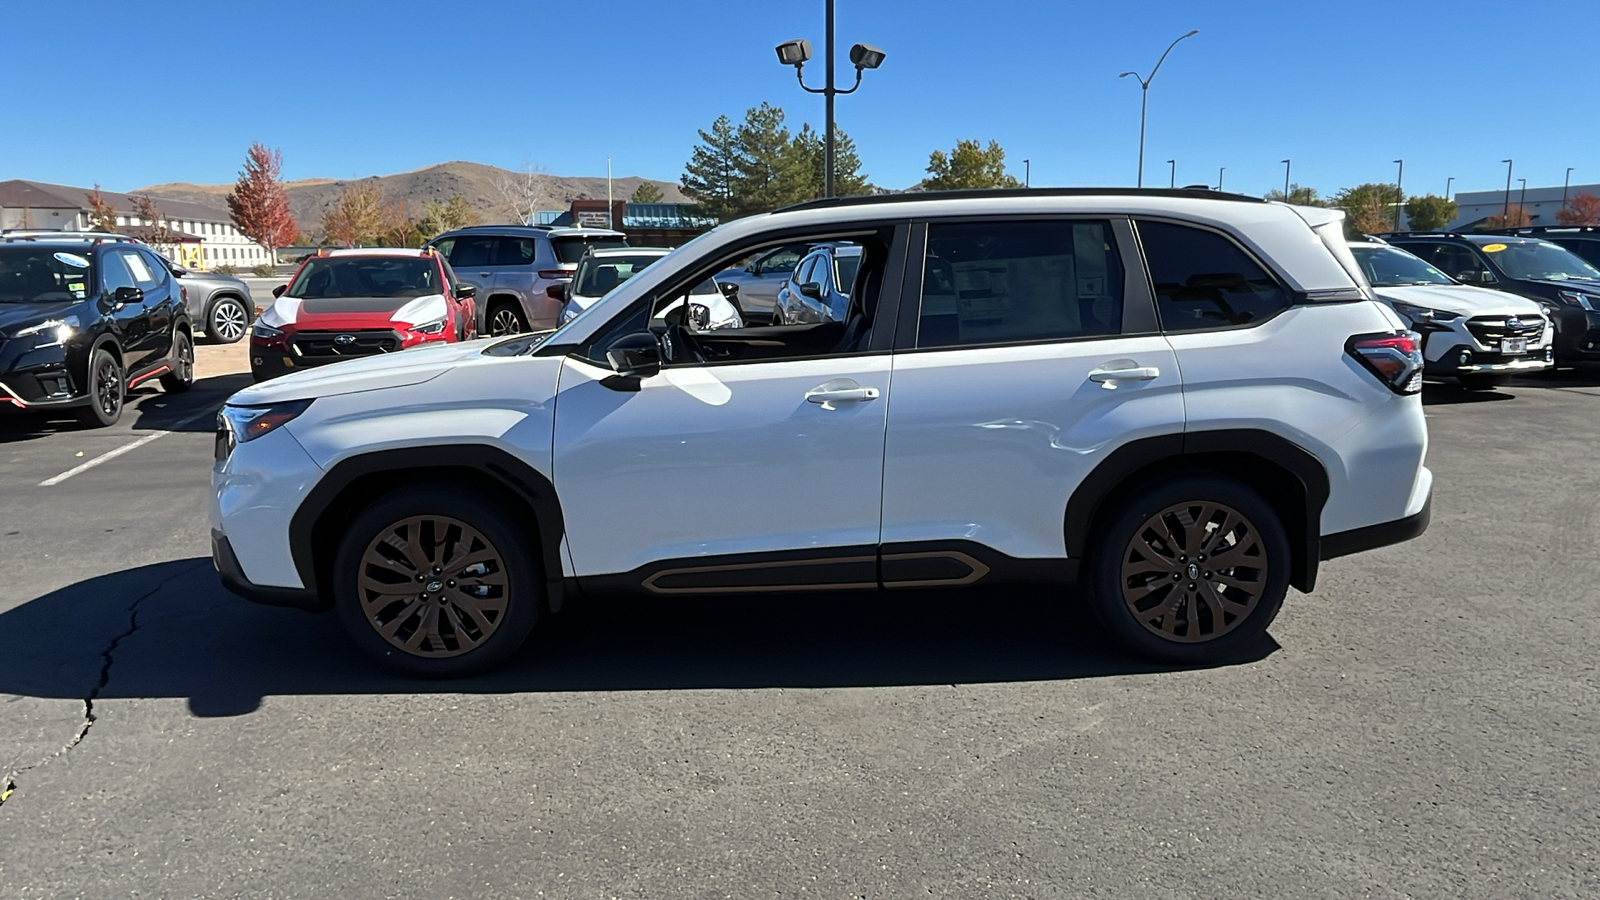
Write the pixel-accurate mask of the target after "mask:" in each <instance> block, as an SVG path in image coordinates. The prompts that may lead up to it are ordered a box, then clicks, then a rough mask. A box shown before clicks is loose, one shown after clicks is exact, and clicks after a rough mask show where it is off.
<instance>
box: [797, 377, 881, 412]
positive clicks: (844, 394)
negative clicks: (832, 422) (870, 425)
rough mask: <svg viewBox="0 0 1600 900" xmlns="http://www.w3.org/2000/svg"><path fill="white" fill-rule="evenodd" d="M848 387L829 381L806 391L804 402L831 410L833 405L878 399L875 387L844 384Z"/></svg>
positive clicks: (851, 382) (850, 383)
mask: <svg viewBox="0 0 1600 900" xmlns="http://www.w3.org/2000/svg"><path fill="white" fill-rule="evenodd" d="M846 384H848V385H849V386H845V385H841V384H839V383H838V382H833V381H830V382H828V383H827V384H824V385H821V386H820V387H815V388H812V389H811V390H809V391H806V402H808V403H816V404H818V405H820V406H821V407H822V408H823V409H833V408H834V404H835V403H858V402H861V401H863V400H876V399H878V389H877V388H875V387H861V386H860V385H857V384H856V383H855V382H853V381H850V382H846Z"/></svg>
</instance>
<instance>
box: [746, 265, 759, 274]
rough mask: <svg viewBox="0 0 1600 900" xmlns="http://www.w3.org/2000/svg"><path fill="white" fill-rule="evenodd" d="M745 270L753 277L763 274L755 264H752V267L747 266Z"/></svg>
mask: <svg viewBox="0 0 1600 900" xmlns="http://www.w3.org/2000/svg"><path fill="white" fill-rule="evenodd" d="M744 270H745V271H746V272H749V273H750V274H751V275H760V274H761V269H760V268H758V267H757V266H756V264H755V263H751V264H750V265H748V266H745V267H744Z"/></svg>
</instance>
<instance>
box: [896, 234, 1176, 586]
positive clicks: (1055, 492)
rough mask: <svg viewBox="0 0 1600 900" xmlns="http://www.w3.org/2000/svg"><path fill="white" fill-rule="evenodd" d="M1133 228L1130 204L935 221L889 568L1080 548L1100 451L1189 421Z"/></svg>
mask: <svg viewBox="0 0 1600 900" xmlns="http://www.w3.org/2000/svg"><path fill="white" fill-rule="evenodd" d="M1130 245H1131V231H1130V230H1129V227H1128V225H1127V223H1126V222H1125V221H1122V220H1117V221H1113V220H1109V219H1099V220H1094V219H1058V220H1049V219H1033V220H1028V221H1009V222H1007V221H1000V222H994V221H990V222H986V223H981V224H980V223H961V222H948V223H941V222H937V221H936V222H933V223H931V224H929V225H928V226H927V239H926V252H925V254H917V255H922V256H923V260H922V265H921V266H920V267H919V268H920V269H921V273H920V274H921V277H920V279H917V278H916V275H915V273H916V269H912V270H911V271H912V272H913V273H914V274H913V280H914V281H918V280H919V281H920V287H919V286H918V285H916V284H908V285H907V291H906V293H905V297H906V299H905V301H904V302H905V303H906V304H912V303H916V302H917V300H918V298H919V297H920V304H919V306H918V308H917V314H916V316H915V317H914V318H911V317H906V318H902V320H901V322H902V325H901V328H900V331H901V335H900V336H899V337H897V340H896V343H897V344H898V345H900V346H901V348H902V350H901V352H900V353H898V354H897V355H896V356H895V362H894V403H893V405H892V406H891V407H890V409H889V422H888V440H887V445H886V450H885V459H884V485H883V543H884V549H883V552H884V557H883V581H884V584H885V586H888V587H894V586H896V585H897V584H901V585H906V584H911V585H919V584H934V583H938V582H949V583H952V584H962V583H971V582H975V581H978V580H981V579H983V578H985V577H989V573H990V572H991V571H992V570H993V569H994V568H995V567H997V566H1001V565H1012V564H1019V565H1028V564H1030V561H1035V562H1037V561H1045V562H1051V561H1059V560H1061V559H1064V558H1065V557H1066V541H1065V516H1066V509H1067V502H1068V500H1070V499H1071V497H1072V494H1073V491H1074V490H1075V489H1076V488H1077V487H1078V485H1079V484H1080V483H1082V482H1083V480H1084V478H1085V477H1086V476H1087V475H1088V474H1089V473H1090V472H1091V471H1093V469H1094V468H1095V466H1096V465H1098V464H1099V463H1100V462H1101V461H1102V460H1103V459H1105V458H1106V456H1107V455H1109V454H1110V453H1111V452H1112V451H1114V450H1115V449H1117V447H1119V446H1121V445H1122V444H1124V443H1126V442H1129V441H1133V440H1137V439H1139V438H1142V437H1147V436H1152V435H1156V434H1177V433H1181V431H1182V428H1183V421H1184V411H1183V394H1182V380H1181V378H1180V377H1179V372H1178V367H1177V364H1176V360H1175V358H1174V355H1173V351H1172V348H1171V346H1170V345H1169V344H1168V343H1167V341H1166V339H1165V338H1163V337H1162V336H1161V335H1160V334H1159V333H1158V332H1157V328H1156V326H1155V314H1154V310H1153V307H1152V304H1151V298H1150V291H1149V287H1148V285H1147V284H1146V283H1145V282H1144V278H1143V273H1142V272H1139V271H1138V269H1137V268H1136V266H1137V257H1136V256H1134V255H1133V254H1132V253H1131V252H1124V250H1125V249H1126V248H1128V247H1129V246H1130ZM1119 247H1121V248H1124V250H1119ZM913 252H914V253H916V251H915V250H914V251H913ZM913 258H914V257H913ZM1130 273H1132V274H1130ZM1019 561H1020V562H1019Z"/></svg>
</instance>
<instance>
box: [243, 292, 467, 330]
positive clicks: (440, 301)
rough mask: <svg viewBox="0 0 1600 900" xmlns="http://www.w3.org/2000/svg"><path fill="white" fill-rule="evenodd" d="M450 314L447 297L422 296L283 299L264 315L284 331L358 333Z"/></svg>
mask: <svg viewBox="0 0 1600 900" xmlns="http://www.w3.org/2000/svg"><path fill="white" fill-rule="evenodd" d="M447 311H448V307H447V306H446V305H445V300H444V295H443V294H427V295H425V296H422V297H319V298H315V299H301V298H299V297H289V296H283V297H279V298H278V299H277V300H275V301H273V303H272V305H271V306H269V307H267V309H266V311H265V312H263V313H262V314H261V321H263V322H265V323H267V324H268V325H271V326H273V327H274V328H281V327H283V326H284V325H293V326H295V327H296V328H301V329H310V330H324V329H326V330H330V331H340V330H356V329H361V328H385V327H395V326H398V327H405V326H409V325H420V324H422V323H423V322H431V321H433V320H435V319H440V318H443V317H444V315H445V313H446V312H447Z"/></svg>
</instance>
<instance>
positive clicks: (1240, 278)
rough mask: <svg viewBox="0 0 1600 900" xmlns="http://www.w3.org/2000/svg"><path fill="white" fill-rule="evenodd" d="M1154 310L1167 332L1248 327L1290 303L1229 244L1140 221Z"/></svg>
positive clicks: (1175, 227)
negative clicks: (1153, 291) (1237, 326)
mask: <svg viewBox="0 0 1600 900" xmlns="http://www.w3.org/2000/svg"><path fill="white" fill-rule="evenodd" d="M1139 239H1140V241H1141V242H1143V244H1144V255H1145V260H1146V261H1147V262H1148V263H1149V264H1150V282H1151V284H1153V285H1154V286H1155V289H1156V308H1157V309H1158V310H1159V312H1160V314H1161V327H1162V328H1163V329H1165V330H1167V331H1199V330H1202V329H1206V328H1226V327H1229V326H1233V325H1249V324H1251V323H1254V322H1260V321H1263V320H1265V319H1269V318H1271V317H1272V316H1273V315H1274V314H1276V313H1277V312H1279V311H1280V310H1283V309H1286V308H1288V306H1289V303H1290V297H1289V293H1288V292H1287V291H1285V290H1284V289H1283V288H1282V287H1281V286H1279V284H1278V282H1277V281H1276V280H1275V279H1274V278H1273V277H1272V276H1271V275H1269V274H1267V272H1266V271H1265V270H1264V269H1262V268H1261V266H1259V265H1257V264H1256V262H1255V261H1254V260H1252V259H1251V258H1250V257H1249V256H1247V255H1246V254H1245V252H1244V251H1243V250H1241V249H1239V247H1238V246H1237V245H1235V244H1234V243H1233V242H1232V241H1230V240H1228V239H1227V238H1225V237H1223V236H1222V235H1220V234H1216V233H1215V232H1211V231H1205V230H1203V229H1199V228H1190V227H1188V226H1186V225H1173V224H1171V223H1168V222H1140V223H1139Z"/></svg>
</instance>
